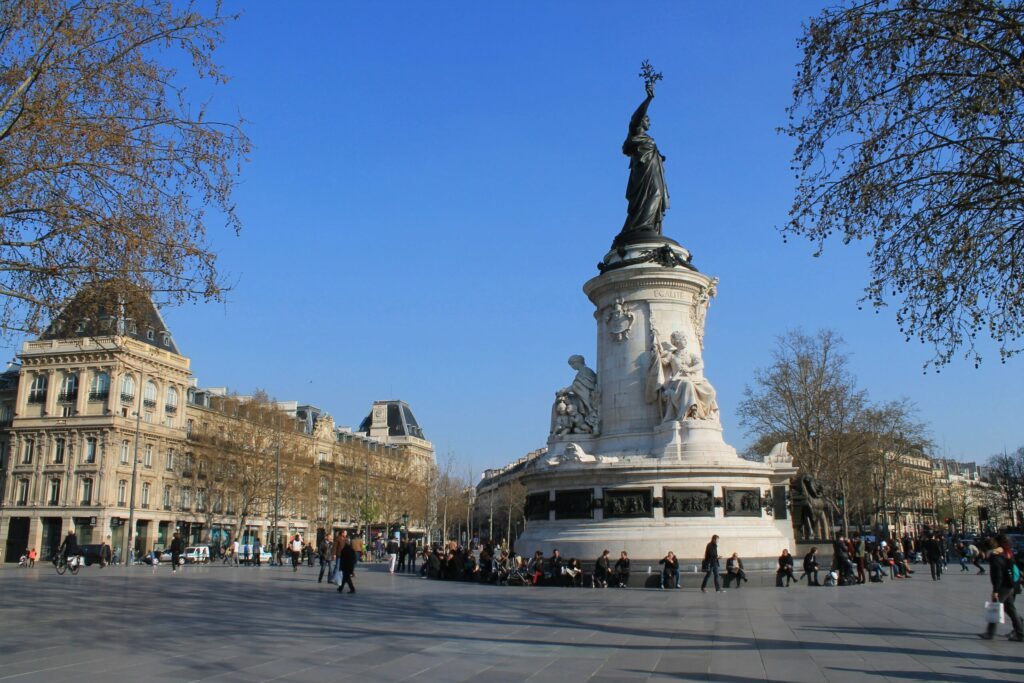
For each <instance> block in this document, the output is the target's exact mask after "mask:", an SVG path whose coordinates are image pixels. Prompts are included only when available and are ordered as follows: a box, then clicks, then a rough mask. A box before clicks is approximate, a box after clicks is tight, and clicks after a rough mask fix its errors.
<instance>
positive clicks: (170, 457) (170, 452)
mask: <svg viewBox="0 0 1024 683" xmlns="http://www.w3.org/2000/svg"><path fill="white" fill-rule="evenodd" d="M167 469H168V470H173V469H174V449H173V448H168V449H167Z"/></svg>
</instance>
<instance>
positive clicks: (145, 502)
mask: <svg viewBox="0 0 1024 683" xmlns="http://www.w3.org/2000/svg"><path fill="white" fill-rule="evenodd" d="M142 507H144V508H148V507H149V482H148V481H147V482H144V483H143V484H142Z"/></svg>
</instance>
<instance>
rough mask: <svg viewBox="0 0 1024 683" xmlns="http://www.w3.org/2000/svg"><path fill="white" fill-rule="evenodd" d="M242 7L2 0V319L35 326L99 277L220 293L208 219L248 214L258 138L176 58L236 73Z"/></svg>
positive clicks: (213, 72)
mask: <svg viewBox="0 0 1024 683" xmlns="http://www.w3.org/2000/svg"><path fill="white" fill-rule="evenodd" d="M207 8H208V9H207ZM204 10H205V11H204ZM230 19H231V17H228V16H225V15H223V14H221V11H220V5H219V3H215V4H213V5H205V4H204V7H203V9H200V8H199V7H197V5H196V4H194V3H190V2H185V3H178V2H169V1H164V0H104V1H103V2H81V1H74V0H7V1H5V2H0V330H3V331H4V332H6V333H12V332H29V333H34V332H38V331H39V329H40V326H41V323H42V322H44V321H46V320H48V319H50V318H53V317H54V315H55V313H56V311H57V309H59V307H60V306H61V304H62V302H64V301H65V300H66V299H67V298H68V297H69V296H70V295H71V294H72V293H74V292H75V291H78V290H79V289H81V288H82V286H83V285H84V284H87V283H90V282H96V281H114V282H120V283H134V284H135V285H137V286H140V287H142V288H143V289H144V290H145V291H146V292H147V293H150V294H153V295H155V299H156V300H157V302H158V303H165V302H175V301H177V302H180V301H182V300H186V299H197V298H198V299H217V298H218V297H219V296H220V295H221V293H222V290H223V278H222V277H221V275H220V274H219V273H218V270H217V257H216V254H214V253H213V251H212V250H211V248H210V246H209V244H208V241H207V225H208V223H209V222H210V220H211V215H210V214H212V215H214V216H217V217H218V218H222V219H223V220H224V221H225V222H226V224H227V225H228V226H229V227H230V228H232V229H234V230H235V231H237V230H238V229H239V227H240V224H239V220H238V216H237V214H236V212H235V207H234V205H233V203H232V200H231V196H232V191H233V189H234V186H235V182H236V176H237V173H238V170H239V165H240V164H241V162H242V160H244V158H245V157H246V155H247V153H248V151H249V141H248V139H247V138H246V136H245V135H244V133H243V132H242V131H241V128H240V123H241V122H240V121H231V122H229V121H218V120H216V119H215V118H213V117H211V115H210V114H209V112H208V109H207V106H206V105H202V104H196V103H193V102H190V100H189V97H188V93H187V92H186V89H185V86H184V80H183V79H182V78H181V74H179V73H177V71H176V69H175V68H173V67H172V66H170V65H169V64H170V63H171V59H178V58H179V57H180V56H184V57H185V58H186V60H187V63H190V64H191V70H192V71H194V73H195V75H196V76H198V77H199V78H204V79H209V80H211V81H212V82H214V83H217V84H222V83H224V82H225V80H226V79H225V76H224V74H223V73H222V71H221V69H220V67H219V66H218V65H217V64H216V63H215V62H214V61H213V53H214V50H215V48H216V47H217V46H218V44H219V43H220V42H221V33H220V30H221V28H222V27H223V25H224V24H225V22H226V21H228V20H230ZM208 212H210V214H208Z"/></svg>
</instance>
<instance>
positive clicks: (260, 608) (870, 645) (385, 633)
mask: <svg viewBox="0 0 1024 683" xmlns="http://www.w3.org/2000/svg"><path fill="white" fill-rule="evenodd" d="M950 569H951V570H952V571H950V572H949V573H948V574H947V575H946V576H945V577H944V579H943V580H942V581H941V582H937V583H936V582H932V581H931V580H930V579H929V578H928V577H927V575H926V574H927V569H925V571H924V572H918V573H917V575H916V576H915V577H914V578H913V579H911V580H906V581H897V582H886V583H885V584H883V585H867V586H852V587H847V588H808V587H806V586H793V587H791V588H788V589H780V588H774V587H766V586H763V585H755V584H760V583H762V582H760V581H757V582H752V583H751V584H750V586H748V587H747V588H744V589H742V590H730V591H728V592H727V593H724V594H715V593H714V592H710V591H709V592H708V593H701V592H699V591H698V590H697V589H696V585H697V580H696V578H695V577H694V576H693V575H692V574H687V575H684V577H683V590H681V591H658V590H638V589H627V590H622V589H618V590H615V589H608V590H592V589H589V588H584V589H565V588H522V587H501V588H498V587H494V586H479V585H471V584H462V583H444V582H437V581H425V580H420V579H418V578H414V577H412V576H397V575H396V576H390V575H388V574H387V573H386V572H383V571H381V568H380V567H378V566H374V567H370V568H368V569H366V570H364V571H358V572H357V576H356V585H357V587H358V593H356V594H355V595H349V594H347V593H346V594H344V595H339V594H338V593H337V592H336V591H335V590H334V588H333V587H330V586H327V585H326V584H320V585H318V584H317V582H316V570H315V569H311V568H306V567H304V568H302V569H301V570H300V571H299V572H298V573H293V572H292V570H291V568H290V567H286V568H278V567H263V568H260V569H255V568H244V567H243V568H238V569H235V568H230V567H224V566H213V567H191V566H190V567H187V568H185V569H183V570H182V571H181V572H179V573H178V574H177V575H172V574H171V572H170V569H169V568H168V567H166V566H165V567H161V568H160V569H158V570H157V572H156V573H153V571H152V570H151V569H150V568H148V567H130V568H128V567H107V568H104V569H100V568H99V567H87V568H85V569H83V570H82V571H81V572H80V573H79V574H78V576H71V575H65V576H58V575H57V574H56V572H54V570H53V568H52V566H50V565H48V564H45V563H43V564H42V565H41V566H37V567H36V568H35V569H14V568H5V569H3V570H2V571H0V616H2V618H0V681H18V682H21V681H75V682H76V683H89V682H91V681H104V682H105V683H106V682H109V681H112V680H117V681H133V680H154V681H177V680H203V681H207V680H209V681H246V682H247V683H248V682H252V681H267V680H285V681H316V682H318V683H322V682H324V681H337V680H359V681H402V680H417V681H445V682H447V681H462V680H473V681H480V682H482V683H501V682H503V681H522V680H537V681H556V682H557V683H571V682H572V681H594V682H596V681H632V680H648V681H702V680H709V681H722V682H725V683H746V682H748V681H765V680H770V681H787V682H788V681H858V683H869V682H873V681H908V680H910V681H950V682H954V681H955V682H957V683H964V682H975V681H976V682H982V681H1001V680H1013V681H1022V680H1024V644H1021V643H1011V642H1007V641H1006V640H1005V639H1003V638H1002V636H1000V638H999V639H998V640H995V641H982V640H980V639H979V638H977V636H976V635H975V634H976V633H978V632H980V631H982V630H983V623H982V603H983V602H984V600H985V596H986V594H987V592H988V586H989V584H988V577H987V576H977V575H975V574H974V573H973V572H971V573H970V574H967V573H963V574H962V573H960V570H959V567H958V566H951V567H950ZM1001 630H1002V631H1003V632H1005V631H1008V630H1009V627H1008V626H1004V627H1001Z"/></svg>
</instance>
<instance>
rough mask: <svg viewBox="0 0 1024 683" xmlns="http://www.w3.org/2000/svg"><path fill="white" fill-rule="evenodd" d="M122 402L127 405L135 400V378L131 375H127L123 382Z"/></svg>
mask: <svg viewBox="0 0 1024 683" xmlns="http://www.w3.org/2000/svg"><path fill="white" fill-rule="evenodd" d="M121 400H122V401H124V402H126V403H131V402H132V401H134V400H135V378H134V377H132V376H131V375H125V376H124V378H123V379H122V380H121Z"/></svg>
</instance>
